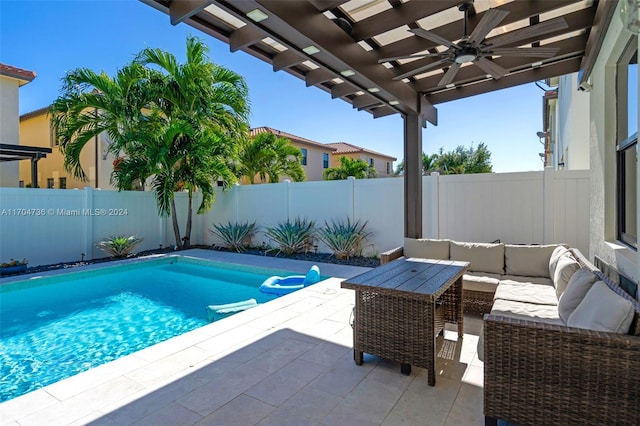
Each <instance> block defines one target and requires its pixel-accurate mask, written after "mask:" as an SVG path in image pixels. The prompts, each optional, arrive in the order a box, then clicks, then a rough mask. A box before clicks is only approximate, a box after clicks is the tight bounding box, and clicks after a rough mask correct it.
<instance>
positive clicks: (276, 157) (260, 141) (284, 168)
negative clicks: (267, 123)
mask: <svg viewBox="0 0 640 426" xmlns="http://www.w3.org/2000/svg"><path fill="white" fill-rule="evenodd" d="M239 149H240V152H239V154H238V160H239V161H238V164H237V165H236V177H238V178H242V177H245V178H247V179H248V180H249V182H250V183H252V184H253V183H255V178H256V176H257V177H258V178H259V179H260V182H262V183H265V182H269V183H276V182H279V181H280V178H281V177H282V176H287V177H290V178H291V179H292V180H293V181H294V182H301V181H303V180H304V179H305V174H304V169H303V168H302V164H301V159H302V151H300V149H299V148H297V147H295V146H293V145H291V141H289V139H287V138H284V137H281V136H277V135H275V134H273V133H259V134H257V135H255V136H254V137H252V138H247V139H245V140H244V141H243V142H242V143H241V144H240V146H239Z"/></svg>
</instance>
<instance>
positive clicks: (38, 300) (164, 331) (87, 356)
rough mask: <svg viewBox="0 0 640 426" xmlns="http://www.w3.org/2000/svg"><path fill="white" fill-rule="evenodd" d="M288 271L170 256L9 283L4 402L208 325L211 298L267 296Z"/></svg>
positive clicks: (2, 301)
mask: <svg viewBox="0 0 640 426" xmlns="http://www.w3.org/2000/svg"><path fill="white" fill-rule="evenodd" d="M286 274H287V273H286V272H282V271H275V270H268V269H257V268H251V267H246V266H240V265H230V264H224V263H218V262H209V261H203V260H199V259H192V258H185V257H181V256H169V257H165V258H161V259H155V260H150V261H144V262H136V263H130V264H126V265H121V266H116V267H106V268H101V269H98V270H91V271H83V272H75V273H70V274H64V275H61V276H52V277H43V278H39V279H35V280H26V281H19V282H15V283H10V284H4V285H2V286H0V324H2V327H0V402H1V401H6V400H9V399H12V398H15V397H16V396H19V395H22V394H24V393H27V392H30V391H33V390H35V389H38V388H41V387H43V386H46V385H48V384H51V383H54V382H57V381H59V380H62V379H64V378H67V377H70V376H72V375H75V374H77V373H79V372H82V371H85V370H88V369H90V368H93V367H95V366H97V365H100V364H103V363H105V362H108V361H111V360H114V359H117V358H119V357H122V356H124V355H127V354H130V353H132V352H135V351H138V350H141V349H143V348H146V347H148V346H151V345H153V344H155V343H159V342H161V341H164V340H167V339H169V338H171V337H174V336H177V335H180V334H183V333H186V332H188V331H191V330H193V329H195V328H198V327H201V326H203V325H205V324H208V323H209V320H208V318H207V310H206V307H207V306H208V305H220V304H226V303H233V302H238V301H241V300H247V299H251V298H254V299H256V300H257V302H258V303H264V302H267V301H269V300H271V299H273V297H272V296H268V295H265V294H262V293H261V292H259V291H258V287H259V286H260V284H261V283H262V282H263V281H264V280H265V279H266V278H267V277H269V276H271V275H286Z"/></svg>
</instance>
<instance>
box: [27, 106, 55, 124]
mask: <svg viewBox="0 0 640 426" xmlns="http://www.w3.org/2000/svg"><path fill="white" fill-rule="evenodd" d="M48 112H49V107H48V106H46V107H42V108H38V109H36V110H33V111H29V112H25V113H24V114H22V115H21V116H20V121H22V120H28V119H29V118H33V117H37V116H39V115H42V114H47V113H48Z"/></svg>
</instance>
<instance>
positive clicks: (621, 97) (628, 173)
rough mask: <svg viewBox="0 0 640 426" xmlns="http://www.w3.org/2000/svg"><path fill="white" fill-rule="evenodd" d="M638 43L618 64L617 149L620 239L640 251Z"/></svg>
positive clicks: (635, 43)
mask: <svg viewBox="0 0 640 426" xmlns="http://www.w3.org/2000/svg"><path fill="white" fill-rule="evenodd" d="M637 46H638V42H637V39H636V38H635V37H634V38H633V39H632V40H631V42H630V43H629V45H627V48H626V49H625V52H624V53H623V55H622V57H621V58H620V62H619V63H618V75H617V80H618V81H617V89H616V90H617V93H618V110H617V121H618V123H617V126H618V143H617V146H616V171H617V182H616V186H617V188H616V209H617V212H616V224H617V238H618V240H620V241H622V242H624V243H625V244H627V245H629V246H631V247H633V248H635V249H636V250H637V249H638V223H637V204H636V203H637V198H638V185H637V182H638V180H637V173H638V47H637Z"/></svg>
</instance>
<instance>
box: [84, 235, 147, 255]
mask: <svg viewBox="0 0 640 426" xmlns="http://www.w3.org/2000/svg"><path fill="white" fill-rule="evenodd" d="M142 240H143V238H142V237H136V236H134V235H129V236H127V235H117V236H112V237H109V238H107V239H105V240H102V241H100V242H99V243H98V244H96V247H97V248H99V249H100V250H104V251H106V252H107V253H109V254H110V255H111V256H113V257H127V256H129V255H131V252H132V251H133V249H134V248H136V246H137V245H138V244H140V243H141V242H142Z"/></svg>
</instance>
